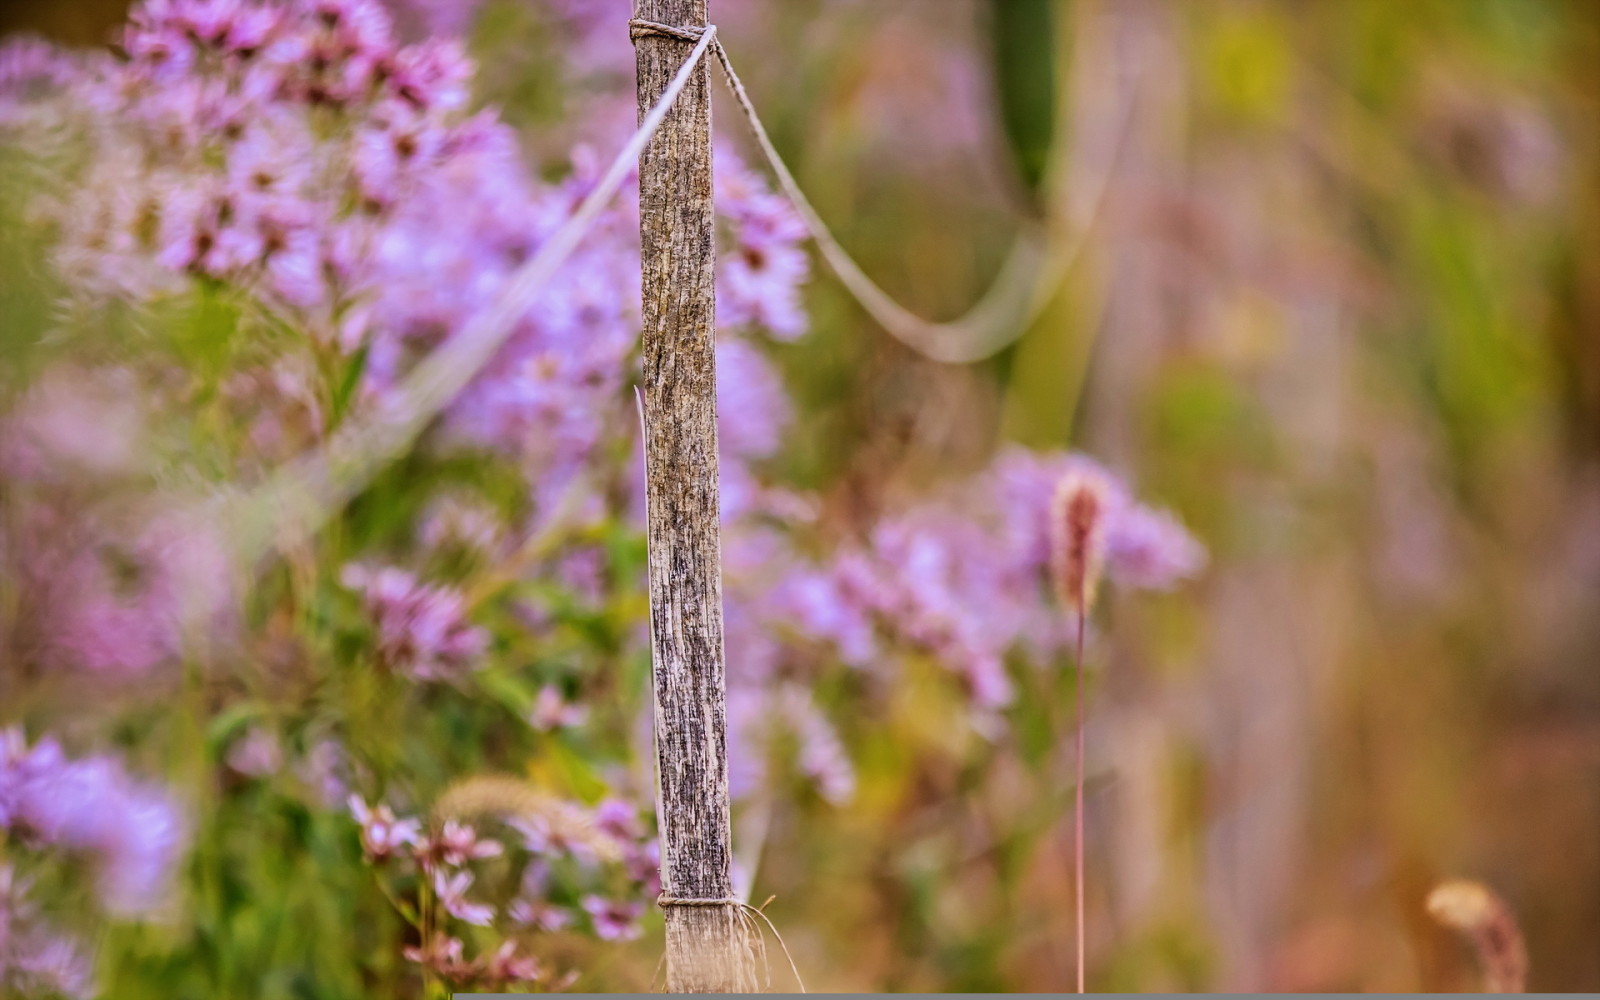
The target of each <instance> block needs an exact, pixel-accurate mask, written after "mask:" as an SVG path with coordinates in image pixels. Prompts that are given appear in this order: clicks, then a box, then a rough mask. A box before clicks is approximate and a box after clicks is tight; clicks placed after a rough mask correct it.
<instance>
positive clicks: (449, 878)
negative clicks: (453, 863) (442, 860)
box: [433, 870, 494, 927]
mask: <svg viewBox="0 0 1600 1000" xmlns="http://www.w3.org/2000/svg"><path fill="white" fill-rule="evenodd" d="M470 888H472V873H471V872H469V871H458V872H455V873H454V874H446V873H445V872H444V871H443V870H440V871H435V872H434V873H433V890H434V892H436V893H438V895H439V904H440V905H441V906H443V907H444V908H445V912H446V913H449V914H450V915H451V916H452V917H455V918H456V919H457V920H463V921H465V922H467V923H469V924H476V925H478V926H479V927H487V926H489V924H490V923H492V922H493V921H494V907H492V906H489V905H488V904H486V903H474V902H472V901H471V900H469V899H467V896H466V893H467V890H468V889H470Z"/></svg>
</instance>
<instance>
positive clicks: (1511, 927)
mask: <svg viewBox="0 0 1600 1000" xmlns="http://www.w3.org/2000/svg"><path fill="white" fill-rule="evenodd" d="M1427 905H1428V913H1429V914H1430V915H1431V916H1432V917H1433V918H1434V919H1435V920H1437V921H1438V922H1439V923H1441V924H1443V925H1444V926H1446V927H1449V928H1450V929H1452V930H1454V931H1458V932H1459V933H1460V934H1461V935H1462V936H1464V937H1465V938H1466V939H1467V940H1468V941H1469V942H1470V943H1471V944H1472V949H1473V951H1475V952H1477V953H1478V962H1479V963H1480V964H1481V965H1482V966H1483V988H1484V991H1485V992H1488V993H1521V992H1522V991H1523V990H1524V988H1525V987H1526V985H1527V980H1528V949H1527V945H1526V944H1525V943H1524V942H1523V939H1522V929H1521V928H1520V927H1518V926H1517V918H1516V916H1515V915H1513V914H1512V912H1511V907H1509V906H1507V905H1506V902H1505V900H1503V899H1501V898H1500V897H1499V896H1498V895H1496V894H1495V892H1494V890H1492V889H1490V888H1489V887H1488V886H1486V885H1484V884H1483V883H1482V882H1473V881H1471V880H1469V879H1450V880H1449V881H1446V882H1441V883H1439V885H1438V886H1436V887H1435V888H1434V890H1433V891H1432V892H1430V893H1429V894H1428V903H1427Z"/></svg>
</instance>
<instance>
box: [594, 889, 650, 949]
mask: <svg viewBox="0 0 1600 1000" xmlns="http://www.w3.org/2000/svg"><path fill="white" fill-rule="evenodd" d="M583 909H584V912H586V913H588V914H589V921H590V923H592V924H593V925H594V932H595V934H596V935H597V936H598V937H599V938H600V940H602V941H631V940H633V939H634V938H636V937H638V936H639V935H640V934H643V933H644V929H643V928H641V927H640V926H639V918H640V917H642V916H643V915H644V904H643V903H624V902H622V901H620V900H612V899H606V898H605V897H603V896H585V897H583Z"/></svg>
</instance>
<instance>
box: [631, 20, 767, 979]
mask: <svg viewBox="0 0 1600 1000" xmlns="http://www.w3.org/2000/svg"><path fill="white" fill-rule="evenodd" d="M634 16H635V17H638V18H640V19H643V20H649V21H655V22H658V23H661V24H668V25H673V26H679V25H681V26H695V27H701V26H704V25H705V24H706V23H707V22H706V16H707V11H706V0H635V5H634ZM692 47H693V46H692V45H691V43H689V42H686V41H683V40H681V39H677V38H670V37H664V36H661V35H644V36H642V37H640V38H638V39H637V40H636V42H635V52H636V59H637V71H638V99H639V117H640V119H641V120H642V119H643V118H644V116H645V115H646V114H647V113H648V112H649V110H650V108H651V107H652V106H653V105H654V104H655V102H656V100H657V98H658V97H659V96H660V95H661V93H662V91H663V90H665V89H666V86H667V84H668V82H669V81H670V80H671V79H672V77H673V75H674V74H675V73H676V72H677V71H678V69H679V67H680V66H681V65H682V64H683V60H684V59H685V58H687V57H688V55H689V51H690V49H691V48H692ZM713 224H714V220H713V216H712V205H711V93H710V71H709V66H708V64H707V62H705V61H702V62H701V64H700V66H699V68H698V69H697V70H696V71H695V73H694V75H693V76H692V77H691V79H690V82H689V85H688V87H687V89H685V90H684V92H683V94H682V95H681V96H680V97H679V98H678V101H677V104H676V105H675V106H674V107H673V109H672V111H671V112H670V113H668V115H667V116H666V119H665V120H664V121H663V123H662V125H661V128H660V129H659V130H658V131H657V132H656V134H655V137H654V138H653V139H651V141H650V143H649V145H648V146H646V147H645V151H644V153H643V155H641V156H640V158H639V238H640V251H641V255H642V264H643V282H642V293H643V302H642V319H643V364H644V384H645V391H644V434H645V475H646V486H645V494H646V497H647V499H648V505H649V517H648V520H649V526H648V531H649V544H650V557H649V572H650V638H651V649H652V654H653V676H654V687H655V736H656V753H657V757H658V760H659V782H660V787H659V809H658V811H657V815H658V817H659V822H660V826H661V878H662V887H663V890H664V892H665V894H666V896H668V897H669V898H672V897H675V898H683V899H697V900H717V899H728V898H730V897H731V896H732V895H733V885H732V879H731V876H730V870H729V865H730V861H731V859H732V849H731V843H730V842H731V839H732V837H731V833H730V821H729V806H728V761H727V718H726V716H727V693H726V681H725V677H724V663H723V646H722V552H721V539H720V525H719V520H718V499H717V416H716V366H715V356H714V352H713V339H712V336H713V329H714V326H715V315H716V299H715V291H714V274H715V266H716V258H715V248H714V243H713V236H714V231H713ZM742 920H743V918H742V916H741V914H740V913H739V910H738V908H737V907H735V906H732V905H722V906H701V905H696V906H668V907H667V909H666V924H667V989H668V990H669V991H671V992H675V993H700V992H743V991H749V990H753V989H754V988H755V984H754V982H753V980H752V979H751V978H750V976H749V975H748V967H747V962H746V959H745V955H746V953H747V952H746V949H745V947H744V937H743V930H742Z"/></svg>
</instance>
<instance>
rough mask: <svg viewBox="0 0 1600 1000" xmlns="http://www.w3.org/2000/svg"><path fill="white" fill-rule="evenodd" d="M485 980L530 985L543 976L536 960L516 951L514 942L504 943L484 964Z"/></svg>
mask: <svg viewBox="0 0 1600 1000" xmlns="http://www.w3.org/2000/svg"><path fill="white" fill-rule="evenodd" d="M483 974H484V976H485V978H487V979H489V980H491V981H493V982H497V983H531V982H535V981H536V980H538V979H539V978H541V977H542V976H543V975H544V970H543V969H542V968H540V966H539V961H538V959H536V958H534V957H533V956H532V955H524V954H521V953H520V952H518V951H517V943H516V942H515V941H505V942H502V943H501V945H500V948H499V950H497V951H496V952H495V953H494V954H493V955H491V956H489V958H488V959H487V960H486V961H485V962H484V965H483Z"/></svg>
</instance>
